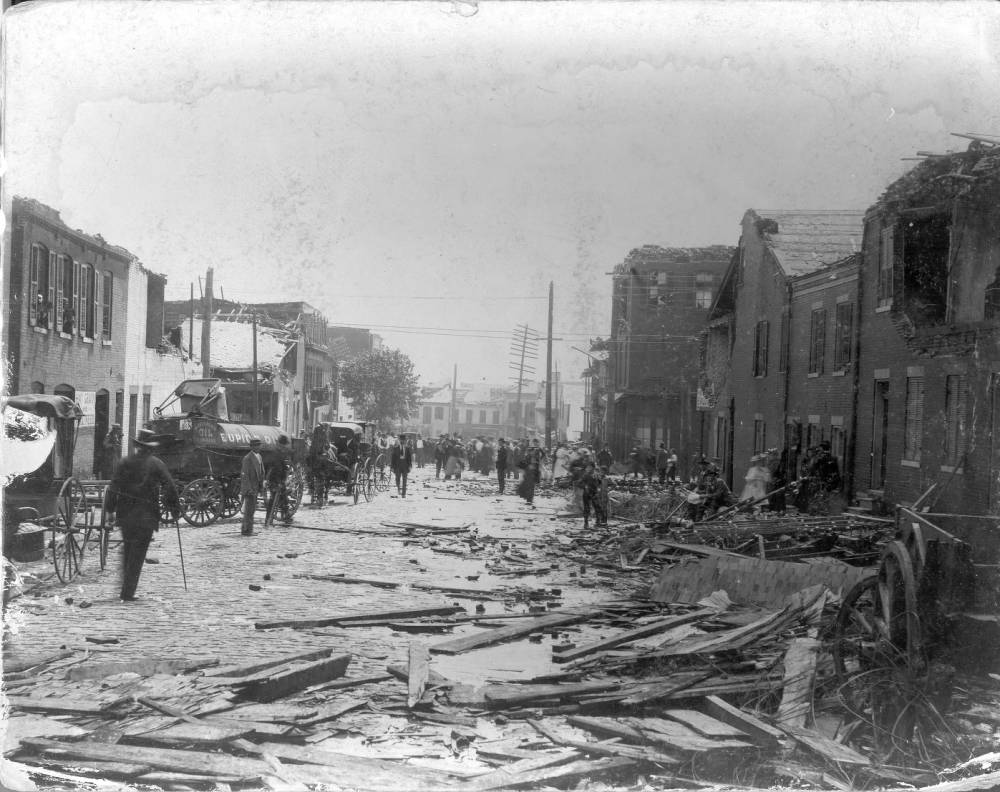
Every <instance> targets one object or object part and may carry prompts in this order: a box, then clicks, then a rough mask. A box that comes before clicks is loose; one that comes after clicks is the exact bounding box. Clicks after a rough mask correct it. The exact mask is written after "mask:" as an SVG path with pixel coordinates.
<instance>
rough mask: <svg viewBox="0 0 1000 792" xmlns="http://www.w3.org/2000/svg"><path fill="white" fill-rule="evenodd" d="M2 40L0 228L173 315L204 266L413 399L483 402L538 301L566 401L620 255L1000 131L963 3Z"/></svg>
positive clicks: (626, 8)
mask: <svg viewBox="0 0 1000 792" xmlns="http://www.w3.org/2000/svg"><path fill="white" fill-rule="evenodd" d="M3 33H4V47H3V58H4V87H3V91H4V115H3V149H4V158H5V166H6V175H5V179H4V184H3V199H4V207H5V208H7V207H9V205H10V199H11V196H13V195H21V196H25V197H31V198H35V199H37V200H39V201H42V202H43V203H46V204H48V205H50V206H52V207H53V208H55V209H57V210H59V211H60V212H61V214H62V217H63V219H64V220H65V221H66V222H67V223H68V224H69V225H70V226H71V227H74V228H79V229H81V230H83V231H85V232H87V233H90V234H96V233H100V234H101V235H102V236H103V237H104V238H105V239H106V240H108V241H109V242H111V243H113V244H116V245H120V246H122V247H125V248H127V249H129V250H130V251H131V252H133V253H134V254H136V255H137V256H138V257H139V258H140V260H141V261H142V262H143V264H144V265H145V266H146V267H147V268H149V269H151V270H154V271H156V272H160V273H163V274H165V275H166V276H167V278H168V285H167V296H168V298H170V299H184V298H187V297H188V294H189V289H190V284H191V283H192V282H193V283H195V284H197V279H198V277H199V276H201V278H202V279H203V278H204V276H205V272H206V270H207V268H208V267H212V268H213V270H214V281H215V284H216V293H219V291H220V290H221V292H222V293H223V294H224V296H225V297H226V298H227V299H235V300H240V301H246V302H264V301H276V300H300V299H301V300H306V301H307V302H309V303H310V304H311V305H313V306H315V307H316V308H317V309H319V310H320V311H322V312H323V313H324V314H325V316H326V317H327V319H328V320H329V321H330V322H331V323H333V324H344V325H357V326H364V327H371V328H372V329H374V330H375V331H376V332H377V333H379V334H380V335H381V336H382V337H383V338H384V340H385V343H386V344H387V345H389V346H392V347H395V348H398V349H401V350H402V351H404V352H405V353H406V354H408V355H409V356H410V357H411V358H412V359H413V361H414V363H415V365H416V369H417V371H418V373H419V374H420V375H421V380H422V382H423V383H425V384H430V383H440V382H443V381H446V380H450V378H451V376H452V373H453V366H455V365H457V366H458V376H459V379H460V380H461V381H464V382H490V383H499V382H503V381H504V380H505V379H506V378H507V377H508V376H510V372H509V371H508V365H507V364H508V361H509V358H510V356H509V351H508V350H509V347H510V338H511V334H512V331H513V329H514V328H515V327H516V326H518V325H522V324H527V325H529V326H530V327H531V328H532V329H534V330H536V331H537V332H538V334H539V335H540V336H545V334H546V321H547V306H548V288H549V283H550V282H552V283H553V284H554V295H555V299H554V333H553V337H554V339H555V340H554V341H553V347H554V359H555V365H556V366H557V368H558V369H559V370H560V371H561V372H563V377H564V378H570V379H572V378H575V377H577V376H579V373H580V371H581V370H582V369H583V368H584V367H585V366H586V361H587V358H586V357H585V355H584V354H582V353H580V352H578V351H574V349H573V347H578V348H580V349H583V350H586V349H587V348H588V340H589V339H590V338H594V337H597V336H607V335H608V334H609V331H610V313H611V303H610V293H611V278H610V276H609V273H610V272H611V270H612V269H613V267H614V266H615V265H616V264H618V263H620V262H621V261H622V260H623V259H624V258H625V256H626V255H627V254H628V252H629V251H630V250H631V249H633V248H636V247H640V246H642V245H644V244H658V245H662V246H664V247H687V246H700V245H711V244H727V245H735V244H737V241H738V238H739V223H740V219H741V217H742V216H743V213H744V212H745V211H746V210H747V209H749V208H756V209H759V208H769V209H778V208H780V209H858V210H863V209H865V208H867V207H868V206H869V205H871V204H872V203H874V201H875V200H876V199H877V197H878V195H879V194H880V193H881V191H882V190H883V189H884V188H885V187H886V186H887V185H888V184H889V183H890V182H891V181H892V180H893V179H895V178H897V177H898V176H900V175H901V174H902V173H903V172H905V170H906V169H907V168H908V167H910V166H912V165H913V164H914V163H912V162H907V161H904V160H903V159H902V158H903V157H911V156H913V155H914V154H915V152H916V151H918V150H931V151H946V150H949V149H956V150H960V149H963V148H964V147H965V145H966V142H965V141H963V140H961V139H960V138H957V137H953V136H951V135H950V133H952V132H981V133H992V134H994V135H996V134H1000V101H998V99H1000V62H998V57H997V53H998V52H1000V47H998V46H997V44H998V39H1000V35H998V34H1000V9H998V8H997V6H996V5H995V4H985V3H977V2H970V3H942V4H936V3H930V2H922V3H905V2H900V3H878V2H874V3H862V4H854V3H829V4H828V3H823V2H785V3H754V2H742V3H739V2H738V3H708V2H703V3H683V2H672V3H628V2H613V3H603V2H589V3H585V2H560V3H533V2H506V3H504V2H485V3H479V4H478V5H476V4H475V3H471V2H460V1H458V0H456V2H428V3H424V2H408V3H374V4H371V3H365V2H352V3H346V2H345V3H341V2H308V1H305V0H303V1H301V2H256V3H249V2H240V1H239V0H235V1H234V2H197V0H194V1H193V2H128V3H119V2H114V0H110V1H109V2H102V3H93V2H79V3H78V2H73V1H72V0H67V1H65V2H53V3H47V2H39V3H27V4H23V5H19V6H16V7H15V8H14V9H12V10H10V11H8V12H7V14H6V15H5V17H4V28H3ZM196 293H197V286H196ZM544 376H545V372H544V359H540V360H539V371H538V378H539V379H542V378H544Z"/></svg>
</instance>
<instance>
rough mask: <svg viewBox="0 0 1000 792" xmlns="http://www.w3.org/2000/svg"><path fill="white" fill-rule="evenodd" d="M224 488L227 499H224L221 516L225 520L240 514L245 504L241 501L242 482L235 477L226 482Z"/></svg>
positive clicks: (223, 484)
mask: <svg viewBox="0 0 1000 792" xmlns="http://www.w3.org/2000/svg"><path fill="white" fill-rule="evenodd" d="M222 488H223V491H224V493H225V498H224V499H223V503H222V512H221V513H220V514H219V516H220V517H225V518H229V517H235V516H236V515H237V514H239V513H240V509H242V508H243V502H242V500H241V499H240V480H239V479H238V478H235V477H234V478H231V479H229V480H228V481H224V482H223V483H222Z"/></svg>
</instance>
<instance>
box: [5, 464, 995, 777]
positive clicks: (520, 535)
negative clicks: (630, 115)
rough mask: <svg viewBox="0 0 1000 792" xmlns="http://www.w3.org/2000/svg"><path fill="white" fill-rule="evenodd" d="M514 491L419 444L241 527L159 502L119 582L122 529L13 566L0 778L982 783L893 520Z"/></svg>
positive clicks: (980, 708)
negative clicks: (892, 553)
mask: <svg viewBox="0 0 1000 792" xmlns="http://www.w3.org/2000/svg"><path fill="white" fill-rule="evenodd" d="M513 487H514V483H513V482H512V483H511V484H510V486H508V492H507V493H506V494H504V495H502V496H501V495H499V494H498V493H497V487H496V484H495V482H494V481H493V480H491V479H489V478H487V477H483V476H478V475H466V476H464V477H463V478H462V479H461V480H458V481H454V480H452V481H444V480H441V479H435V478H434V474H433V471H432V470H430V469H429V468H423V469H418V470H416V471H414V475H413V477H412V479H411V482H410V490H409V492H408V495H407V498H406V499H405V500H404V499H402V498H400V497H398V496H397V494H396V493H395V491H394V490H393V489H390V490H389V491H386V492H382V493H381V494H379V495H377V496H376V497H375V498H374V499H373V500H372V502H371V503H365V502H364V501H362V502H361V503H359V504H357V505H354V504H353V502H352V501H350V500H348V499H347V498H344V497H342V496H338V497H335V498H334V499H333V500H332V501H331V502H330V503H329V504H327V505H326V506H325V507H323V508H314V507H312V506H310V505H309V503H308V499H307V502H306V504H305V505H304V506H303V507H302V508H301V509H300V510H299V512H298V513H297V514H296V515H295V519H294V522H293V524H292V525H291V526H288V527H273V528H267V529H260V530H258V532H257V534H256V535H255V536H253V537H243V536H241V535H240V530H239V524H238V521H237V520H235V519H230V520H223V521H221V522H217V523H215V524H213V525H209V526H206V527H203V528H194V527H191V526H186V525H183V524H182V526H181V527H180V528H179V529H177V528H175V527H174V526H165V527H164V528H163V529H162V530H161V531H160V532H159V533H158V535H157V537H156V539H155V540H154V543H153V545H152V546H151V548H150V552H149V558H148V562H147V564H146V566H145V568H144V571H143V575H142V579H141V581H140V586H139V595H140V600H139V601H138V602H135V603H121V602H119V601H118V600H117V597H116V594H117V587H118V585H119V582H118V575H119V569H118V565H119V563H120V561H119V552H118V550H117V548H116V547H115V546H114V545H115V542H114V541H112V547H111V553H110V556H109V562H108V566H107V568H106V569H104V570H101V569H100V565H99V563H98V561H97V559H96V558H95V553H94V550H93V548H91V547H88V548H86V550H85V554H84V559H83V564H82V572H81V574H80V575H79V576H78V577H77V578H75V579H74V580H72V581H71V582H70V583H69V584H66V585H63V584H60V583H59V581H58V580H57V579H56V578H55V576H54V575H53V573H52V566H51V559H50V558H48V557H46V558H44V559H41V560H38V561H35V562H32V563H17V562H15V564H14V568H15V569H16V571H17V573H18V575H19V580H18V582H17V585H16V586H15V588H14V589H13V590H12V592H11V593H12V597H13V598H12V599H11V602H10V603H9V606H8V609H7V613H6V619H5V626H6V631H5V645H4V691H5V694H6V697H7V701H8V703H9V707H10V711H9V715H8V718H7V721H6V726H7V728H6V735H5V742H4V757H5V762H4V776H3V784H4V786H5V787H7V788H10V789H30V788H32V787H37V788H48V789H64V788H87V787H93V788H97V787H102V788H107V787H108V786H109V785H110V786H111V787H115V786H118V787H128V788H149V789H219V790H222V789H263V788H267V789H282V790H285V789H302V790H306V789H345V790H349V789H359V790H361V789H363V790H387V789H392V790H413V789H416V790H438V789H440V790H490V789H501V788H527V789H538V788H553V787H560V788H573V789H591V790H602V789H636V790H640V789H641V790H645V789H675V788H677V789H681V788H683V789H699V788H712V789H717V788H723V787H725V788H760V787H775V786H778V787H794V788H799V789H803V788H809V789H838V790H845V789H864V788H871V789H876V788H878V789H889V788H913V787H925V788H928V789H933V790H941V792H944V790H953V791H954V792H959V790H973V789H988V788H994V787H996V786H997V784H1000V773H997V772H996V771H995V770H994V768H1000V753H998V751H1000V707H998V700H1000V677H997V676H993V675H991V674H990V669H988V668H986V666H987V665H988V663H985V664H981V667H979V668H978V669H976V673H972V672H970V671H965V670H963V668H962V663H959V662H956V661H957V660H959V659H961V658H956V657H955V653H954V652H952V653H951V654H950V655H949V654H948V653H945V652H938V653H934V652H931V651H929V649H928V647H927V646H925V645H924V643H923V642H922V639H921V638H920V637H919V636H917V635H915V634H914V630H915V629H917V628H916V627H915V622H914V619H913V618H912V616H913V614H912V613H911V610H912V609H913V607H914V601H908V600H907V596H908V595H909V594H910V593H911V590H910V588H908V587H907V586H908V583H907V578H906V574H905V570H904V569H903V568H902V567H901V566H900V565H897V566H896V567H892V568H890V569H888V571H887V570H886V566H885V564H884V563H880V560H881V559H883V558H884V555H885V548H886V547H888V546H891V545H892V542H893V541H894V537H895V536H896V534H897V531H898V526H897V525H896V523H894V522H893V521H887V520H880V519H876V518H871V517H866V516H862V515H841V516H837V517H809V516H804V515H803V516H798V515H787V516H785V517H781V518H779V517H771V516H768V515H766V514H761V513H753V514H743V513H734V514H732V515H729V516H727V518H726V519H722V520H717V521H710V522H703V523H694V524H692V523H690V522H689V521H684V520H675V519H673V518H672V517H671V516H670V515H669V514H668V512H669V511H670V510H671V509H673V508H674V506H675V505H676V504H677V502H678V501H677V498H678V493H677V492H676V490H674V489H673V488H671V487H670V486H667V487H664V488H660V487H659V486H658V485H656V484H655V483H654V484H650V485H641V484H636V483H634V482H633V483H622V482H620V481H616V482H614V486H613V487H612V492H611V502H612V518H611V520H610V521H609V524H608V525H607V526H600V527H597V526H594V525H593V524H591V525H589V526H588V527H587V528H586V529H585V528H584V524H583V520H582V518H581V517H580V516H579V513H578V511H577V510H576V508H575V506H574V499H573V498H572V492H571V490H569V489H567V488H566V487H565V486H561V485H560V483H558V482H557V484H556V485H555V486H544V487H542V488H541V490H540V492H539V493H538V496H537V497H536V500H535V504H534V506H533V507H532V506H529V505H528V504H526V503H525V502H524V501H523V500H521V499H519V498H518V497H517V496H516V494H514V493H513V491H512V490H513ZM630 502H631V503H632V504H633V508H629V505H628V504H629V503H630ZM636 504H637V505H636ZM651 515H652V516H651ZM664 515H666V516H664ZM181 551H183V564H182V554H181ZM915 595H916V593H914V596H915ZM925 632H927V630H925ZM950 645H952V646H957V645H958V644H956V643H954V642H952V644H950ZM966 654H970V653H969V652H967V653H966ZM966 659H968V658H966ZM965 665H966V666H968V665H969V664H968V663H965Z"/></svg>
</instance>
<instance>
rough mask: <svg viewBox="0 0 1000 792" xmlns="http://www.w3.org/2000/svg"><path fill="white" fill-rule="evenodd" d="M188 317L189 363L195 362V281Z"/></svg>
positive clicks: (192, 282) (192, 285)
mask: <svg viewBox="0 0 1000 792" xmlns="http://www.w3.org/2000/svg"><path fill="white" fill-rule="evenodd" d="M189 313H190V314H191V315H190V316H189V317H188V362H191V361H192V360H194V281H191V302H190V311H189Z"/></svg>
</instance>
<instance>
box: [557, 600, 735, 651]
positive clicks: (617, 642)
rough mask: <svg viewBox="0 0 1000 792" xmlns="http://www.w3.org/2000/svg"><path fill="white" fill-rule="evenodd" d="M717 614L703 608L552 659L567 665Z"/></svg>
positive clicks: (613, 636)
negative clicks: (587, 656)
mask: <svg viewBox="0 0 1000 792" xmlns="http://www.w3.org/2000/svg"><path fill="white" fill-rule="evenodd" d="M716 613H717V611H716V610H715V609H714V608H701V609H699V610H696V611H691V612H690V613H683V614H680V615H679V616H671V617H670V618H669V619H662V620H661V621H656V622H653V623H652V624H647V625H645V626H644V627H637V628H636V629H634V630H626V631H625V632H620V633H617V634H616V635H612V636H610V637H608V638H604V639H603V640H600V641H594V643H590V644H586V645H585V646H581V647H578V648H576V649H570V650H569V651H568V652H559V653H558V654H555V653H553V656H552V659H553V660H554V661H555V662H557V663H567V662H569V661H570V660H576V659H577V658H580V657H585V656H586V655H589V654H594V653H595V652H600V651H603V650H604V649H613V648H614V647H616V646H621V645H622V644H627V643H629V642H631V641H637V640H639V639H640V638H647V637H648V636H650V635H655V634H656V633H658V632H662V631H664V630H668V629H670V628H671V627H679V626H680V625H682V624H689V623H691V622H693V621H698V620H699V619H702V618H707V617H709V616H714V615H715V614H716Z"/></svg>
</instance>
